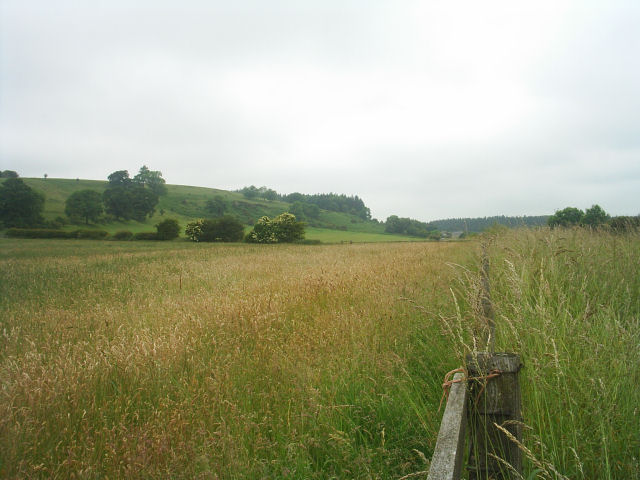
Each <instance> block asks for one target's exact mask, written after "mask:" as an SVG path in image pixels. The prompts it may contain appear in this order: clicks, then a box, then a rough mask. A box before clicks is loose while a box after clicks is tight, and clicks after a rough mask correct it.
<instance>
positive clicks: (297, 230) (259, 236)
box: [246, 212, 305, 243]
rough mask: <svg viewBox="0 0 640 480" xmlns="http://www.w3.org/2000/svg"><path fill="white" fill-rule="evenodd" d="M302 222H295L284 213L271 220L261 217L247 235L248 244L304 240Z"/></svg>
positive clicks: (289, 215)
mask: <svg viewBox="0 0 640 480" xmlns="http://www.w3.org/2000/svg"><path fill="white" fill-rule="evenodd" d="M304 227H305V224H304V223H303V222H298V221H296V217H295V215H293V214H291V213H288V212H285V213H281V214H280V215H278V216H277V217H275V218H274V219H273V220H271V219H270V218H269V217H262V218H261V219H260V220H258V223H256V224H255V225H254V227H253V230H251V232H249V234H248V235H247V238H246V240H247V242H249V243H289V242H295V241H298V240H302V239H303V238H304Z"/></svg>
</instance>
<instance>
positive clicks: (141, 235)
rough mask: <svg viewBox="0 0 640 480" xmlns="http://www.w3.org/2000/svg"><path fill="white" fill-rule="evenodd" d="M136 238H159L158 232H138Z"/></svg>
mask: <svg viewBox="0 0 640 480" xmlns="http://www.w3.org/2000/svg"><path fill="white" fill-rule="evenodd" d="M133 239H134V240H158V234H157V233H156V232H138V233H136V234H134V235H133Z"/></svg>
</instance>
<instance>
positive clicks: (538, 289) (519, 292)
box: [444, 228, 640, 479]
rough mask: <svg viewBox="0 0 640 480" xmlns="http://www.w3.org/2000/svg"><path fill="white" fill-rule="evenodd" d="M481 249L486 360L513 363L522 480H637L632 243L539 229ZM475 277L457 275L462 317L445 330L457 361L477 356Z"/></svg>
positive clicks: (637, 352)
mask: <svg viewBox="0 0 640 480" xmlns="http://www.w3.org/2000/svg"><path fill="white" fill-rule="evenodd" d="M483 239H484V241H485V242H487V244H488V251H489V254H490V258H491V274H490V277H491V295H492V298H493V304H494V309H495V312H496V333H497V334H496V351H507V352H517V353H519V354H520V355H521V358H522V360H523V363H524V369H523V370H522V371H521V386H522V398H523V417H524V422H525V424H526V425H527V428H525V436H524V445H525V446H526V447H527V448H528V450H529V451H528V452H525V453H524V457H525V462H526V464H525V465H526V469H525V478H531V477H530V475H535V477H534V478H549V479H552V478H553V479H555V478H570V479H593V478H619V479H627V478H636V479H637V478H640V463H639V459H640V412H639V410H638V405H640V389H638V384H640V373H639V371H638V368H637V366H638V365H640V276H639V275H638V265H640V238H639V237H638V234H637V233H634V234H627V235H611V234H609V233H607V232H602V231H601V232H595V231H590V230H587V229H574V230H563V229H558V230H549V229H546V228H545V229H540V230H526V229H523V230H518V231H511V232H509V231H502V232H501V233H498V234H497V235H494V236H493V237H491V236H484V237H483ZM475 271H477V268H474V269H472V270H462V269H461V275H460V276H461V279H462V280H461V283H460V286H459V288H458V292H459V293H458V300H459V302H460V305H461V307H462V311H461V314H460V315H457V316H455V317H451V318H448V319H446V318H445V319H444V320H446V321H445V323H444V324H445V326H446V327H445V328H446V329H447V331H448V332H449V335H450V336H451V338H452V340H453V339H458V340H456V341H455V345H456V347H457V355H458V358H459V359H460V362H462V358H463V355H464V354H465V353H471V352H473V351H474V350H475V347H474V345H475V344H477V345H481V341H480V339H481V338H482V335H481V334H480V333H479V332H481V331H482V330H483V324H482V320H481V319H482V308H481V304H480V302H479V298H480V287H481V282H480V280H479V277H478V275H477V273H473V272H475ZM474 336H475V342H474V340H473V339H474ZM459 339H464V341H460V340H459ZM536 469H537V470H538V472H537V474H534V473H533V472H534V471H535V470H536Z"/></svg>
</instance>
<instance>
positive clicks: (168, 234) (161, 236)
mask: <svg viewBox="0 0 640 480" xmlns="http://www.w3.org/2000/svg"><path fill="white" fill-rule="evenodd" d="M156 230H157V231H158V233H157V235H158V240H173V239H174V238H178V236H180V224H179V223H178V221H177V220H176V219H174V218H167V219H166V220H163V221H161V222H160V223H158V224H157V225H156Z"/></svg>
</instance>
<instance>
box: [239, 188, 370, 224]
mask: <svg viewBox="0 0 640 480" xmlns="http://www.w3.org/2000/svg"><path fill="white" fill-rule="evenodd" d="M238 192H240V193H242V194H243V195H244V196H245V197H246V198H248V199H258V198H261V199H264V200H281V201H283V202H287V203H291V204H292V208H291V210H293V208H294V207H293V205H296V204H299V203H301V204H304V205H314V206H315V207H316V208H317V210H309V211H308V212H307V211H306V210H304V209H303V215H304V216H305V217H308V218H315V217H317V216H318V215H319V213H320V209H322V210H328V211H330V212H340V213H349V214H351V215H355V216H356V217H359V218H362V219H363V220H371V210H370V209H369V207H367V206H366V205H365V204H364V202H363V201H362V199H361V198H359V197H358V196H357V195H355V196H347V195H344V194H336V193H316V194H313V195H307V194H304V193H299V192H293V193H290V194H288V195H282V194H280V193H278V192H276V191H275V190H272V189H271V188H267V187H260V188H258V187H256V186H255V185H251V186H249V187H244V188H241V189H240V190H238ZM296 208H297V210H298V213H300V210H299V207H296ZM314 215H315V217H314ZM300 218H302V217H300Z"/></svg>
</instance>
